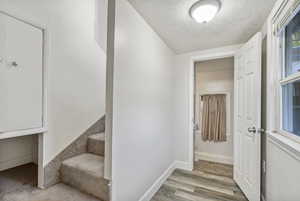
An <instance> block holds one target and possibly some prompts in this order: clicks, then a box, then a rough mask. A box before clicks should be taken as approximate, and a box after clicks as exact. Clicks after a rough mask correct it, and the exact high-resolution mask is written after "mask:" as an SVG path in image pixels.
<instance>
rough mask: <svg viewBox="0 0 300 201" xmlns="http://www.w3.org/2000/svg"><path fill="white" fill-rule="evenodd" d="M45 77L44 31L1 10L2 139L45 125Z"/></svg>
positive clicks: (0, 92) (0, 113) (0, 80)
mask: <svg viewBox="0 0 300 201" xmlns="http://www.w3.org/2000/svg"><path fill="white" fill-rule="evenodd" d="M43 77H44V70H43V30H42V29H39V28H37V27H35V26H33V25H31V24H29V23H26V22H24V21H22V20H18V19H16V18H14V17H11V16H8V15H6V14H3V13H0V138H1V135H4V134H5V133H11V132H13V133H18V132H23V133H26V132H24V131H29V133H28V132H27V133H26V134H30V130H32V131H33V130H35V129H42V128H43V127H44V126H43V108H44V100H43V97H44V96H43V94H44V82H43ZM32 134H34V133H32Z"/></svg>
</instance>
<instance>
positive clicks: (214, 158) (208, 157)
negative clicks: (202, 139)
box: [195, 152, 233, 165]
mask: <svg viewBox="0 0 300 201" xmlns="http://www.w3.org/2000/svg"><path fill="white" fill-rule="evenodd" d="M195 160H196V161H197V160H205V161H211V162H216V163H223V164H229V165H232V164H233V159H232V157H228V156H222V155H216V154H210V153H205V152H196V153H195Z"/></svg>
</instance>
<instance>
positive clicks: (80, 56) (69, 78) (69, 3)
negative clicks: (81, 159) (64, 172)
mask: <svg viewBox="0 0 300 201" xmlns="http://www.w3.org/2000/svg"><path fill="white" fill-rule="evenodd" d="M95 1H97V0H88V1H81V0H27V1H26V2H24V1H23V0H14V1H11V0H0V10H2V11H5V12H7V13H9V14H11V15H13V16H16V17H19V18H21V19H24V20H25V21H30V22H33V23H36V24H37V25H42V26H44V27H45V28H46V30H47V38H46V56H47V58H46V64H47V68H48V72H47V85H48V100H47V101H48V107H47V110H48V116H47V117H48V133H46V134H45V137H44V143H45V150H44V165H46V164H47V163H48V162H49V161H51V160H52V159H53V158H54V157H55V156H56V155H57V154H58V153H59V152H61V151H62V150H63V149H64V148H65V147H66V146H67V145H68V144H69V143H71V142H72V141H73V140H74V139H76V138H77V137H78V136H79V135H81V134H82V133H83V132H84V131H85V130H86V129H87V128H88V127H89V126H90V125H92V124H93V123H94V122H95V121H96V120H98V119H99V118H100V117H101V116H102V115H104V113H105V70H106V66H105V53H104V51H103V50H102V49H101V48H100V46H99V45H98V44H97V42H96V39H95V38H96V37H95V23H96V22H95V15H96V13H95V10H96V9H95ZM100 10H101V9H100ZM97 26H98V25H97Z"/></svg>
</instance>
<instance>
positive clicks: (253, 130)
mask: <svg viewBox="0 0 300 201" xmlns="http://www.w3.org/2000/svg"><path fill="white" fill-rule="evenodd" d="M248 132H249V133H256V128H255V126H253V127H250V128H248Z"/></svg>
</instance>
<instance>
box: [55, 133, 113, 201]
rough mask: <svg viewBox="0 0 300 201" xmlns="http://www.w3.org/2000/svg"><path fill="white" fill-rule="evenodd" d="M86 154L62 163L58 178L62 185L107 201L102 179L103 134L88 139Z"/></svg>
mask: <svg viewBox="0 0 300 201" xmlns="http://www.w3.org/2000/svg"><path fill="white" fill-rule="evenodd" d="M87 150H88V153H83V154H80V155H78V156H75V157H72V158H69V159H67V160H65V161H63V162H62V165H61V169H60V176H61V180H62V182H63V183H65V184H67V185H70V186H72V187H74V188H76V189H78V190H80V191H82V192H84V193H87V194H90V195H93V196H95V197H97V198H99V199H101V200H103V201H109V187H108V181H107V180H106V179H104V150H105V135H104V133H99V134H94V135H91V136H89V137H88V142H87Z"/></svg>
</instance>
